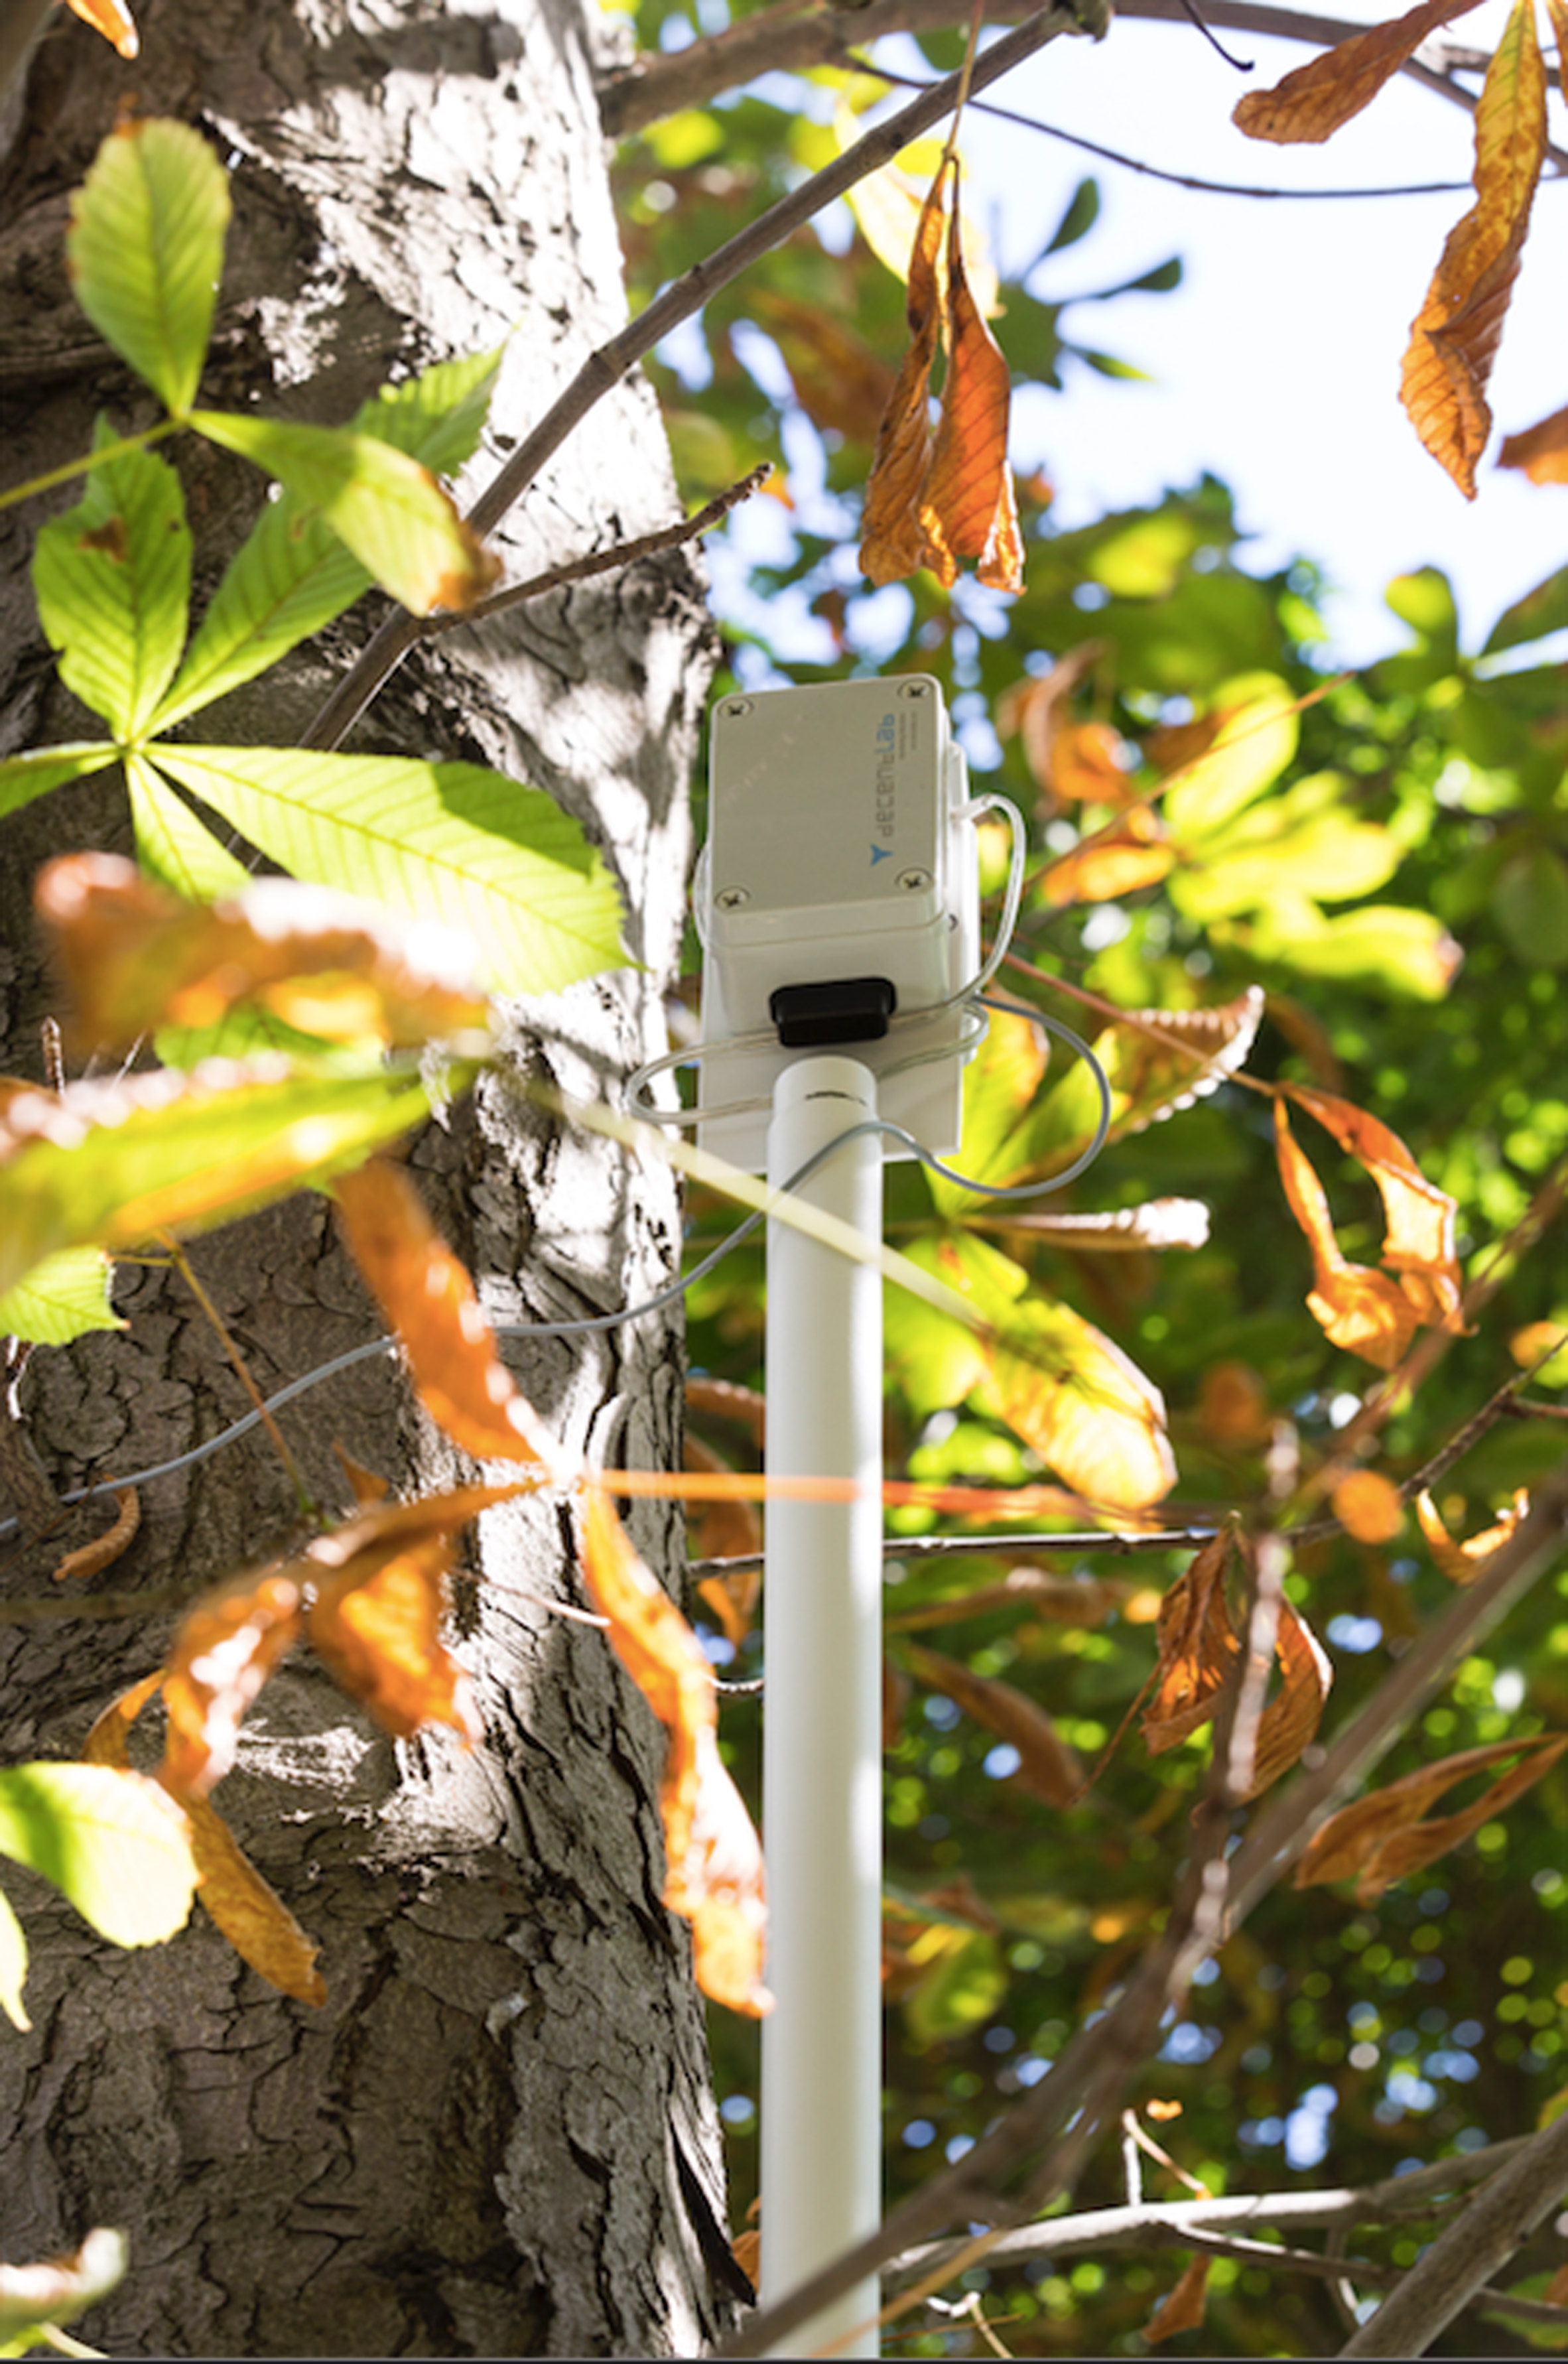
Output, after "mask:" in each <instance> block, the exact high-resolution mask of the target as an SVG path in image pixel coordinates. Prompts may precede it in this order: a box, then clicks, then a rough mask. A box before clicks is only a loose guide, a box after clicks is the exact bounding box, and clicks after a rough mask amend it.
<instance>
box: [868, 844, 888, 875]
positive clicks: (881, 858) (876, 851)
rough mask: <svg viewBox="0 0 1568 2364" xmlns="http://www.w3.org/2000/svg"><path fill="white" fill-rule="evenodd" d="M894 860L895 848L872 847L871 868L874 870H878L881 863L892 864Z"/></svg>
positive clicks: (884, 846) (885, 846)
mask: <svg viewBox="0 0 1568 2364" xmlns="http://www.w3.org/2000/svg"><path fill="white" fill-rule="evenodd" d="M892 859H893V848H892V847H891V846H890V845H873V847H872V850H871V866H872V868H873V870H874V869H875V868H876V865H877V864H878V863H879V862H891V861H892Z"/></svg>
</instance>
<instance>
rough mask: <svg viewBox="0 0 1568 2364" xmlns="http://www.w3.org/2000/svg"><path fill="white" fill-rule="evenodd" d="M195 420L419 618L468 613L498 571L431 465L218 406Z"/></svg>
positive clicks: (344, 431) (356, 437) (341, 434)
mask: <svg viewBox="0 0 1568 2364" xmlns="http://www.w3.org/2000/svg"><path fill="white" fill-rule="evenodd" d="M190 423H191V425H192V426H193V427H194V428H195V429H196V431H197V433H198V434H201V435H205V436H206V438H207V440H208V441H209V442H212V443H219V444H221V445H222V446H223V448H224V449H225V451H228V452H239V455H240V456H241V458H242V459H246V460H253V461H254V462H255V463H256V465H257V466H258V467H259V468H265V469H266V471H267V473H268V474H269V475H272V476H275V477H276V478H277V480H278V482H279V483H280V484H281V485H286V486H287V488H288V489H289V491H290V492H292V493H294V494H295V495H296V496H298V498H299V499H300V500H302V501H304V502H306V503H307V504H308V505H309V506H310V507H312V508H314V509H317V510H318V511H319V513H320V515H321V517H322V518H323V519H325V521H326V522H327V524H328V525H329V526H330V527H331V529H332V530H333V532H334V533H335V534H337V535H339V538H340V539H341V540H342V541H345V542H346V543H347V544H348V546H349V548H350V550H351V551H352V552H353V553H354V556H355V557H356V558H357V559H358V560H359V561H360V563H361V565H363V566H366V567H368V568H369V569H370V572H371V573H372V574H373V575H374V577H375V579H376V581H377V582H378V583H379V584H380V585H382V587H383V589H384V590H386V591H390V592H391V594H392V596H393V597H394V598H395V599H401V601H402V602H403V605H404V606H405V607H406V608H409V609H411V610H412V612H413V613H414V614H415V615H417V616H427V615H428V614H429V613H430V611H431V610H432V608H453V609H456V610H459V611H461V610H462V609H463V608H472V607H473V603H474V601H475V600H476V599H479V598H482V597H484V593H485V592H486V591H488V590H489V588H490V586H491V585H492V584H493V583H494V582H495V577H496V575H497V574H499V572H500V561H499V559H497V558H495V557H493V556H492V555H491V554H490V552H488V551H486V550H485V549H484V548H483V546H482V545H481V543H480V541H479V539H478V537H477V536H476V535H475V534H474V533H473V530H472V529H471V528H470V527H468V526H467V525H465V524H464V523H463V521H462V519H461V518H460V517H459V515H458V513H457V511H456V509H455V508H454V507H453V506H452V503H451V499H450V495H448V494H446V493H444V492H443V491H442V490H441V487H440V485H439V484H438V483H437V482H436V479H435V477H434V476H433V475H432V474H431V473H430V471H429V469H428V468H427V467H424V466H423V465H422V464H421V463H420V462H418V461H417V460H412V459H410V458H409V456H408V454H407V453H406V452H399V451H397V450H396V449H395V446H393V445H392V444H390V443H384V442H382V441H381V440H379V438H378V437H376V436H373V435H361V434H357V433H355V431H354V430H353V429H351V428H347V427H307V426H302V425H300V424H299V423H298V422H296V421H289V420H284V419H279V418H239V417H238V416H236V415H235V414H234V413H233V412H230V411H221V410H198V411H193V412H192V414H191V421H190Z"/></svg>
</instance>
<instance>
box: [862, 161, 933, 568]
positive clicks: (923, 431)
mask: <svg viewBox="0 0 1568 2364" xmlns="http://www.w3.org/2000/svg"><path fill="white" fill-rule="evenodd" d="M946 189H947V173H946V170H945V168H944V169H943V170H942V171H941V172H939V173H938V174H937V177H936V179H935V180H934V181H933V182H932V183H931V188H930V194H929V196H928V197H927V199H926V202H925V204H924V205H923V206H921V208H920V218H919V221H918V223H917V226H916V230H915V245H914V249H913V251H912V253H911V255H910V258H909V300H908V303H907V306H906V314H907V318H908V322H909V346H908V350H907V351H906V353H905V356H904V360H903V362H902V363H901V365H900V367H899V372H898V375H897V378H896V379H895V383H894V387H893V392H892V394H891V395H890V396H889V397H888V403H887V408H886V409H885V411H884V413H883V417H882V423H881V425H880V426H879V427H878V429H877V430H876V451H875V454H874V456H873V461H872V469H871V474H870V476H869V477H868V478H867V480H866V496H865V508H864V511H863V513H862V522H861V568H862V573H864V574H869V575H870V577H871V579H872V581H873V583H876V584H883V583H898V582H902V580H903V579H904V577H905V576H906V574H914V572H915V569H916V568H917V566H918V565H920V564H921V563H922V554H923V552H924V550H925V546H926V534H925V528H924V526H923V525H922V524H921V521H920V517H919V502H920V492H921V487H922V486H923V485H924V484H925V481H926V471H927V469H928V467H929V464H930V457H931V420H930V410H929V396H930V385H931V364H932V362H934V361H935V360H936V357H937V338H938V334H939V331H940V326H941V297H940V292H939V290H938V286H937V257H938V255H939V253H940V251H941V243H942V225H943V201H944V196H945V193H946Z"/></svg>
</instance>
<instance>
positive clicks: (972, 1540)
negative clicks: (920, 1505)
mask: <svg viewBox="0 0 1568 2364" xmlns="http://www.w3.org/2000/svg"><path fill="white" fill-rule="evenodd" d="M1213 1541H1214V1529H1213V1528H1212V1527H1152V1528H1151V1529H1150V1530H1149V1531H1148V1533H1144V1534H1113V1533H1101V1532H1100V1530H1099V1529H1098V1528H1096V1527H1088V1528H1080V1529H1078V1530H1076V1531H1075V1532H1074V1533H1070V1534H1056V1535H1052V1534H1029V1535H1016V1534H1015V1535H888V1536H886V1537H885V1538H884V1542H883V1546H882V1556H883V1558H884V1559H906V1560H923V1559H1006V1558H1007V1557H1009V1556H1012V1555H1015V1554H1018V1553H1022V1552H1037V1551H1040V1552H1044V1551H1052V1552H1084V1553H1088V1552H1110V1553H1113V1554H1114V1555H1116V1556H1118V1557H1121V1556H1125V1555H1126V1554H1128V1553H1130V1552H1151V1551H1201V1550H1202V1548H1203V1546H1204V1544H1207V1543H1212V1542H1213ZM753 1567H762V1553H761V1552H734V1553H731V1554H729V1555H728V1556H726V1557H725V1558H723V1559H694V1560H693V1561H692V1562H691V1565H690V1570H689V1572H690V1574H691V1575H693V1576H694V1577H695V1578H697V1580H698V1581H699V1582H701V1581H703V1580H704V1579H706V1578H708V1577H710V1576H743V1575H744V1574H745V1573H746V1571H747V1570H748V1569H749V1568H753ZM1020 1597H1022V1596H1021V1594H1020Z"/></svg>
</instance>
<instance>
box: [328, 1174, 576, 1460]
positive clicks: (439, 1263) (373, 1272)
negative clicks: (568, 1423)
mask: <svg viewBox="0 0 1568 2364" xmlns="http://www.w3.org/2000/svg"><path fill="white" fill-rule="evenodd" d="M333 1192H334V1195H335V1197H336V1198H337V1200H338V1204H339V1209H340V1210H341V1212H342V1217H343V1227H344V1230H345V1232H346V1233H347V1235H348V1242H349V1245H350V1248H351V1249H352V1251H353V1254H354V1261H355V1262H356V1263H357V1264H358V1266H359V1267H360V1270H361V1272H362V1273H363V1275H364V1277H365V1279H366V1281H367V1282H368V1284H369V1286H370V1288H371V1289H372V1291H373V1294H374V1296H375V1297H376V1299H378V1301H379V1303H380V1305H381V1307H382V1310H383V1311H384V1313H385V1315H386V1317H387V1320H388V1321H390V1322H391V1324H392V1326H393V1328H394V1329H395V1331H396V1333H397V1335H398V1339H399V1341H400V1343H401V1344H402V1346H403V1350H404V1352H405V1354H406V1355H407V1357H408V1367H409V1371H410V1373H411V1374H412V1377H413V1380H414V1384H415V1387H416V1388H417V1389H418V1393H419V1400H420V1401H421V1403H422V1404H423V1405H424V1407H425V1409H426V1411H428V1413H429V1415H430V1417H431V1419H432V1420H433V1421H434V1422H436V1424H437V1426H438V1427H439V1428H442V1429H444V1430H445V1431H446V1433H447V1434H448V1435H449V1436H450V1437H451V1438H452V1440H453V1441H454V1443H456V1444H461V1445H462V1447H463V1449H464V1451H465V1452H468V1453H472V1454H473V1455H475V1456H476V1457H477V1458H478V1459H480V1460H495V1461H539V1462H542V1463H544V1464H545V1465H546V1466H554V1465H555V1464H556V1463H557V1462H558V1461H559V1459H560V1449H559V1447H558V1446H557V1445H556V1444H555V1442H554V1440H553V1439H552V1438H551V1437H550V1435H549V1434H548V1433H547V1432H546V1431H545V1429H544V1427H543V1425H542V1424H541V1422H539V1420H538V1419H537V1418H536V1417H535V1415H534V1413H533V1411H531V1410H530V1408H529V1406H528V1404H527V1403H526V1402H525V1400H524V1399H523V1398H522V1396H521V1395H519V1393H518V1392H517V1388H516V1387H515V1386H514V1384H513V1382H512V1377H511V1374H510V1373H509V1372H508V1371H507V1369H506V1366H505V1364H504V1363H503V1362H502V1360H501V1358H500V1356H499V1355H497V1353H496V1352H495V1340H494V1339H493V1337H492V1336H491V1333H490V1325H489V1323H488V1322H487V1321H485V1319H484V1314H483V1313H482V1312H481V1311H480V1310H479V1303H478V1299H476V1298H475V1296H474V1293H473V1281H472V1280H471V1279H470V1278H469V1276H468V1273H467V1272H466V1270H465V1269H464V1267H463V1266H462V1264H460V1263H459V1261H458V1259H457V1257H456V1256H455V1255H453V1254H452V1252H451V1250H450V1248H449V1247H448V1246H447V1244H446V1243H445V1241H444V1240H443V1239H441V1238H440V1236H439V1233H438V1232H437V1231H436V1228H435V1226H434V1224H433V1223H432V1222H431V1221H430V1219H429V1217H428V1214H427V1213H426V1212H425V1208H424V1203H423V1201H422V1200H421V1199H420V1198H419V1195H418V1193H417V1190H416V1189H415V1188H414V1186H413V1184H412V1183H411V1182H410V1181H409V1180H408V1179H407V1177H406V1176H405V1175H404V1174H403V1173H402V1172H401V1171H400V1170H399V1169H398V1168H397V1167H396V1166H395V1165H388V1164H387V1163H386V1162H385V1160H384V1159H381V1158H373V1159H372V1160H371V1161H370V1163H369V1164H368V1165H361V1167H360V1168H359V1169H358V1171H357V1172H355V1173H352V1174H344V1175H340V1176H339V1177H338V1179H337V1181H336V1182H335V1183H334V1184H333Z"/></svg>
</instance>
